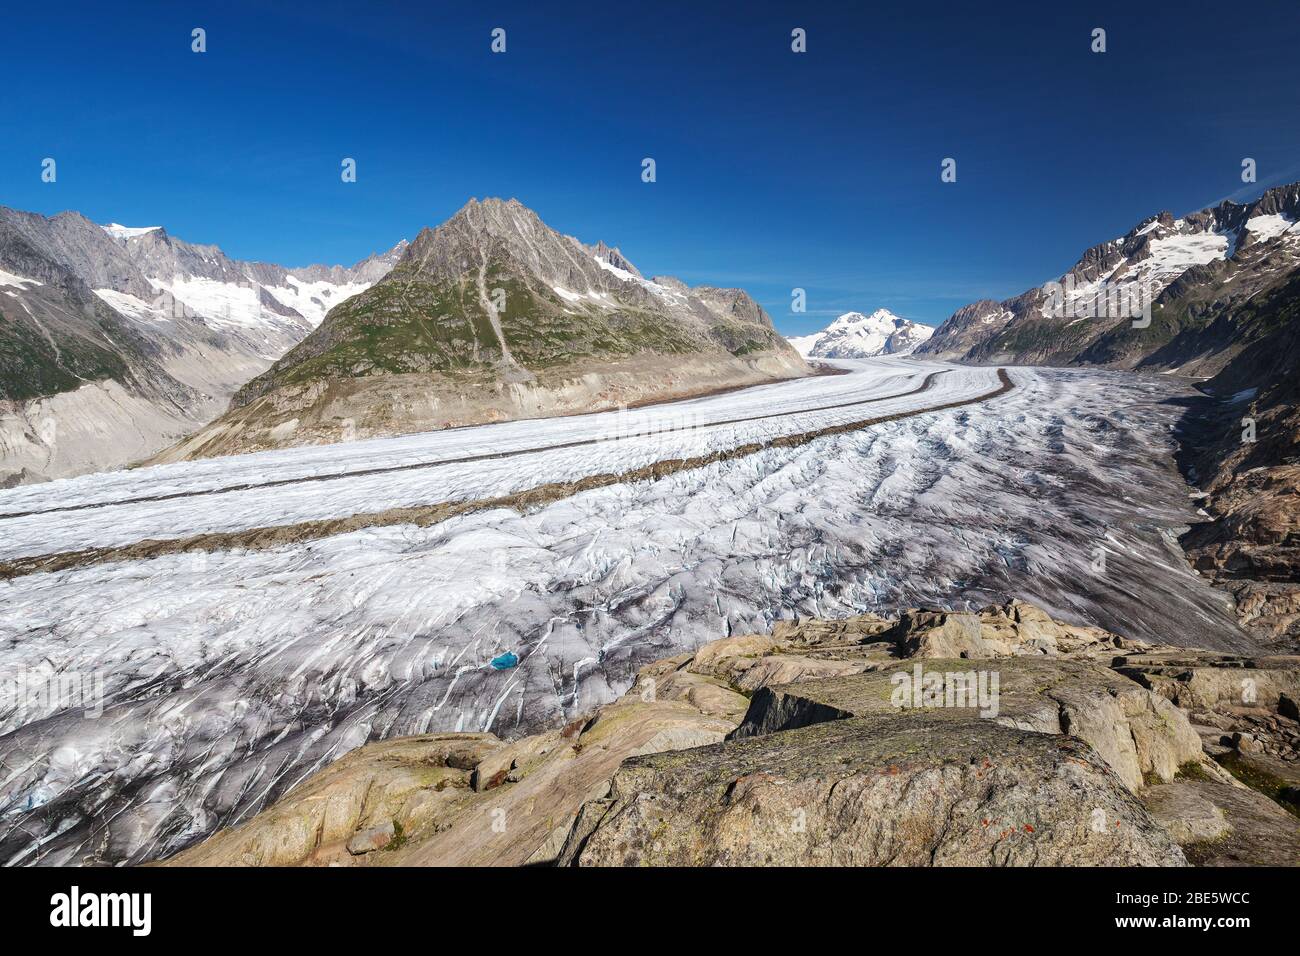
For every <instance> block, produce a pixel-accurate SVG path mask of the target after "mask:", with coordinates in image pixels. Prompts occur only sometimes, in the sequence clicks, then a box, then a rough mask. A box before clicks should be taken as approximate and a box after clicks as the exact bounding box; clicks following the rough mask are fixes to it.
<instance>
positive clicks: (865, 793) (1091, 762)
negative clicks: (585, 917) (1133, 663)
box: [560, 713, 1185, 866]
mask: <svg viewBox="0 0 1300 956" xmlns="http://www.w3.org/2000/svg"><path fill="white" fill-rule="evenodd" d="M1099 821H1102V822H1104V825H1098V822H1099ZM560 862H561V863H562V864H578V865H584V866H627V865H647V864H648V865H669V866H717V865H724V866H764V865H831V866H885V865H895V866H990V865H1038V866H1067V865H1075V866H1081V865H1099V864H1110V865H1115V864H1121V865H1144V866H1179V865H1183V864H1184V862H1185V861H1184V858H1183V854H1182V852H1181V851H1180V850H1179V849H1178V847H1177V845H1176V844H1175V843H1174V842H1173V840H1172V839H1171V838H1170V836H1169V835H1168V834H1167V833H1166V832H1165V831H1164V830H1163V829H1161V828H1160V827H1159V826H1158V825H1157V824H1156V823H1155V822H1154V821H1153V820H1152V819H1151V818H1150V816H1149V815H1148V814H1147V813H1146V811H1145V810H1144V809H1143V808H1142V806H1141V804H1140V803H1138V801H1137V800H1136V799H1135V798H1134V797H1133V796H1132V795H1131V794H1129V793H1128V791H1127V790H1126V789H1125V788H1124V787H1123V786H1122V785H1121V784H1120V783H1119V781H1118V780H1117V779H1116V778H1115V775H1114V774H1113V773H1111V772H1110V770H1109V768H1107V767H1106V765H1105V764H1104V763H1103V762H1102V761H1101V760H1100V759H1099V758H1098V757H1097V755H1096V754H1095V752H1093V751H1092V750H1091V748H1089V747H1088V746H1087V745H1086V744H1084V743H1082V742H1081V741H1078V740H1074V739H1069V738H1054V737H1051V736H1048V735H1044V734H1039V733H1035V732H1032V731H1020V730H1014V729H1011V728H1008V727H1005V726H1002V725H1000V724H997V723H994V722H992V721H987V720H981V719H979V718H965V719H961V718H958V719H955V720H954V719H949V718H946V717H942V716H938V715H935V714H932V713H930V714H925V713H922V714H916V715H912V716H911V717H907V718H901V719H900V718H899V717H897V716H894V715H876V716H874V717H870V718H862V719H854V720H842V721H831V722H826V723H819V724H816V725H814V726H810V727H804V728H801V729H798V730H790V731H785V732H782V733H777V734H771V735H765V736H761V737H754V738H751V739H747V740H744V741H741V742H737V743H731V744H724V745H719V746H714V747H703V748H698V749H695V750H689V751H682V752H679V753H676V754H660V755H656V756H652V757H641V758H637V759H634V760H629V761H627V762H625V763H624V765H623V767H622V768H620V769H619V771H618V773H616V774H615V775H614V780H613V783H612V785H611V789H610V795H609V796H608V797H607V798H604V799H601V800H596V801H592V802H591V803H589V804H587V806H585V807H583V810H582V813H581V814H580V816H579V819H578V823H577V826H575V828H574V831H573V833H572V834H570V837H569V841H568V843H567V844H566V846H565V849H564V852H563V854H562V855H561V858H560Z"/></svg>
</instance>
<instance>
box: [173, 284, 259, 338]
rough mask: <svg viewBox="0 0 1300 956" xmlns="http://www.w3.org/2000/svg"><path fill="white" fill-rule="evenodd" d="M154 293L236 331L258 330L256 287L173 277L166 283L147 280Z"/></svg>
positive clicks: (257, 296)
mask: <svg viewBox="0 0 1300 956" xmlns="http://www.w3.org/2000/svg"><path fill="white" fill-rule="evenodd" d="M149 282H150V283H151V284H152V285H153V286H154V288H156V289H161V290H163V291H165V292H170V293H171V294H172V295H173V296H174V297H175V298H177V299H178V300H180V302H181V303H182V304H184V305H185V306H187V307H189V308H190V309H191V310H192V311H193V312H195V313H196V314H198V315H201V316H203V317H204V318H205V319H208V320H209V321H211V322H213V323H215V324H217V325H225V326H229V327H233V328H239V329H245V330H247V329H262V328H264V327H265V325H266V310H265V309H264V308H263V307H262V302H261V298H260V296H259V295H258V291H257V290H258V288H259V287H258V286H254V285H252V284H251V283H250V284H247V285H241V284H238V283H234V282H219V281H217V280H216V279H204V278H188V277H183V276H173V277H172V278H171V279H169V280H167V281H163V280H161V279H153V278H151V279H150V280H149Z"/></svg>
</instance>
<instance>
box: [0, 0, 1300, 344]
mask: <svg viewBox="0 0 1300 956" xmlns="http://www.w3.org/2000/svg"><path fill="white" fill-rule="evenodd" d="M566 6H568V5H561V4H550V3H540V2H534V3H527V4H489V3H484V4H463V3H461V4H450V3H439V2H434V0H426V2H423V3H412V4H396V3H392V4H367V3H361V2H348V3H335V2H329V0H314V2H312V3H303V4H292V5H290V4H282V5H281V4H274V3H257V4H254V3H247V4H245V3H242V2H237V0H223V2H221V3H209V4H202V3H193V4H187V3H177V2H169V3H136V4H122V5H120V6H116V7H115V6H114V5H109V4H104V3H102V2H96V3H79V2H68V3H60V4H10V5H9V9H8V10H7V11H6V17H5V24H4V32H5V41H4V48H5V62H4V73H5V80H4V83H5V87H6V92H5V96H4V98H3V100H2V101H0V204H4V205H9V206H14V207H17V208H20V209H30V210H35V211H38V212H42V213H46V214H53V213H55V212H58V211H60V210H63V209H76V210H79V211H81V212H83V213H85V214H86V215H88V216H90V217H91V218H93V219H95V220H97V221H100V222H108V221H110V220H111V221H117V222H121V223H125V224H127V225H155V224H161V225H164V226H166V227H167V228H168V230H170V231H171V232H172V233H173V234H175V235H177V236H180V237H182V238H185V239H189V240H191V241H196V242H215V243H217V244H219V245H220V246H221V247H222V248H223V249H224V250H225V251H226V252H227V253H229V254H230V255H232V256H236V257H239V258H247V259H262V260H268V261H273V262H279V263H282V264H285V265H302V264H306V263H308V262H321V261H323V262H353V261H355V260H357V259H360V258H362V257H364V256H365V255H367V254H369V253H370V252H372V251H374V250H378V249H383V248H387V247H388V246H390V245H392V244H393V243H394V242H396V241H397V239H399V238H401V237H408V238H409V237H413V236H414V235H415V233H416V232H417V231H418V230H419V229H420V227H422V226H425V225H436V224H437V223H439V222H441V221H443V220H444V219H446V218H447V217H448V216H449V215H451V214H452V213H453V212H454V211H455V210H456V209H457V208H459V207H460V206H461V205H462V204H463V203H464V202H465V200H466V199H467V198H468V197H470V196H479V197H483V196H491V195H496V196H506V197H508V196H514V197H517V198H518V199H520V200H521V201H522V202H524V203H526V204H527V205H529V206H531V207H532V208H534V209H535V210H536V211H537V212H538V213H539V214H540V215H541V217H542V218H543V219H544V220H545V221H546V222H547V223H548V224H550V225H551V226H553V227H555V228H557V229H559V230H561V231H562V232H566V233H570V234H572V235H576V236H578V237H579V238H580V239H582V240H584V241H586V242H595V241H596V240H597V239H604V240H606V241H607V242H609V243H611V244H615V245H618V246H620V247H621V248H622V249H623V251H624V253H625V254H626V255H627V256H628V257H629V258H630V259H631V260H632V261H633V262H635V263H636V264H637V265H638V266H639V267H640V268H641V269H642V271H644V272H646V273H647V274H654V273H668V274H673V275H677V276H679V277H680V278H682V279H684V280H686V281H688V282H691V283H710V284H715V285H738V286H742V287H744V288H746V289H748V290H749V291H750V292H751V293H753V294H754V295H755V296H756V297H757V298H759V300H760V301H761V302H762V303H763V304H764V305H765V306H766V307H767V309H768V310H769V311H770V312H771V313H772V315H773V317H774V318H775V319H776V321H777V325H778V327H780V328H781V329H782V330H783V331H785V332H787V333H797V332H804V331H809V330H811V329H813V328H818V327H821V326H822V325H824V324H825V323H826V322H827V321H828V320H829V318H830V317H832V316H834V315H836V314H838V313H840V312H842V311H845V310H847V309H851V308H853V309H860V310H870V309H874V308H877V307H881V306H885V307H888V308H891V309H893V310H894V311H895V312H897V313H899V314H901V315H904V316H907V317H910V318H914V319H917V320H919V321H923V322H929V323H932V324H937V323H938V322H940V321H942V320H943V319H944V318H945V317H946V316H947V315H948V314H950V313H951V312H952V311H953V310H954V309H956V308H958V307H959V306H961V305H963V304H965V303H967V302H969V301H972V300H974V299H976V298H980V297H983V296H990V297H995V298H1001V297H1005V296H1008V295H1012V294H1016V293H1019V292H1021V291H1023V290H1024V289H1025V288H1027V287H1029V286H1031V285H1034V284H1037V283H1039V282H1041V281H1043V280H1044V279H1046V278H1049V277H1051V276H1054V275H1057V274H1059V273H1060V272H1061V271H1063V270H1064V269H1065V268H1067V267H1068V266H1069V265H1070V264H1071V263H1072V262H1073V261H1074V260H1075V259H1076V257H1077V256H1078V254H1079V253H1080V252H1081V251H1082V250H1083V248H1084V247H1086V246H1088V245H1091V244H1093V243H1095V242H1098V241H1101V240H1104V239H1108V238H1111V237H1113V236H1116V235H1119V234H1122V233H1123V232H1125V231H1126V230H1127V229H1129V228H1130V227H1131V226H1132V225H1133V224H1134V223H1135V222H1136V221H1137V220H1138V219H1140V218H1142V217H1143V216H1145V215H1148V214H1150V213H1153V212H1155V211H1158V210H1159V209H1162V208H1168V209H1172V210H1173V211H1175V212H1178V213H1181V212H1187V211H1189V210H1192V209H1196V208H1200V207H1202V206H1204V205H1206V204H1208V203H1211V202H1214V201H1217V200H1219V199H1221V198H1224V197H1226V196H1234V197H1235V198H1244V197H1246V196H1250V195H1253V194H1254V193H1257V192H1258V191H1259V190H1260V189H1262V188H1263V187H1264V186H1266V185H1269V184H1273V183H1278V182H1289V181H1293V180H1296V179H1300V83H1297V71H1296V51H1297V49H1300V5H1297V4H1296V3H1295V2H1294V0H1289V2H1285V3H1283V2H1277V3H1274V2H1260V0H1252V2H1250V3H1248V4H1222V3H1219V4H1212V3H1199V2H1182V3H1168V4H1133V3H1131V2H1129V3H1104V2H1103V3H1089V4H1086V5H1084V4H1070V5H1068V7H1069V8H1070V9H1068V10H1065V9H1063V8H1065V7H1067V5H1065V4H1059V3H1042V2H1039V3H1026V4H1023V5H1022V4H1005V5H1002V6H1001V7H1000V8H998V7H996V6H995V5H988V4H978V3H970V4H960V5H958V4H953V5H951V6H949V5H945V4H943V3H936V2H930V3H915V2H913V3H904V4H898V5H896V7H895V8H894V10H893V11H892V12H891V11H889V10H885V11H879V10H864V9H862V8H864V7H872V6H877V5H874V4H862V3H845V4H830V3H826V4H814V5H812V6H813V7H815V10H813V11H812V12H810V10H809V7H808V5H804V4H797V3H791V4H785V5H775V4H773V5H768V4H763V3H757V2H751V3H734V4H728V5H726V7H727V8H729V9H728V10H727V11H726V12H712V13H710V12H703V11H700V10H698V9H696V7H697V6H698V5H697V4H690V3H681V4H676V3H672V2H656V3H650V4H630V5H610V4H601V3H595V4H591V3H588V4H580V5H579V4H573V5H571V6H568V10H569V12H565V7H566ZM714 6H717V7H722V6H723V5H721V4H717V5H714ZM1139 6H1140V7H1144V8H1147V9H1146V10H1134V9H1132V8H1133V7H1139ZM1162 7H1163V12H1161V8H1162ZM1058 8H1062V9H1058ZM195 26H202V27H204V28H205V29H206V30H207V32H208V52H207V53H205V54H202V55H197V54H194V53H191V52H190V30H191V29H192V28H193V27H195ZM495 26H502V27H504V28H506V30H507V38H508V52H507V53H506V54H504V55H492V54H491V53H490V52H489V49H488V46H489V31H490V30H491V29H492V28H493V27H495ZM795 26H800V27H804V28H805V29H806V30H807V31H808V38H809V39H808V52H807V53H806V54H802V55H796V54H793V53H791V52H790V30H791V28H792V27H795ZM1095 26H1101V27H1105V28H1106V29H1107V31H1108V47H1109V50H1108V52H1107V53H1105V54H1101V55H1097V54H1093V53H1091V52H1090V50H1089V43H1090V33H1091V30H1092V28H1093V27H1095ZM46 156H52V157H54V158H56V159H57V161H58V164H59V165H58V173H59V175H58V182H57V183H55V184H43V183H42V182H41V181H40V163H41V160H42V158H44V157H46ZM345 156H351V157H355V158H356V160H357V163H358V182H357V183H355V184H344V183H342V182H340V179H339V163H340V160H341V159H342V158H343V157H345ZM646 156H652V157H654V158H655V160H656V161H657V164H658V182H656V183H654V184H650V185H647V184H645V183H642V182H641V179H640V172H641V165H640V164H641V160H642V158H643V157H646ZM948 156H951V157H955V158H956V159H957V162H958V167H957V171H958V180H957V182H956V183H955V184H943V183H941V182H940V179H939V164H940V161H941V160H942V159H943V158H944V157H948ZM1245 156H1250V157H1253V158H1255V159H1256V160H1257V161H1258V164H1259V181H1260V182H1259V186H1258V187H1255V188H1254V189H1253V190H1251V189H1249V188H1244V187H1243V186H1242V183H1241V181H1240V163H1241V159H1242V157H1245ZM794 286H801V287H804V288H806V289H807V290H808V296H809V300H808V312H807V313H806V314H805V315H792V314H791V313H790V289H791V288H792V287H794Z"/></svg>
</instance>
